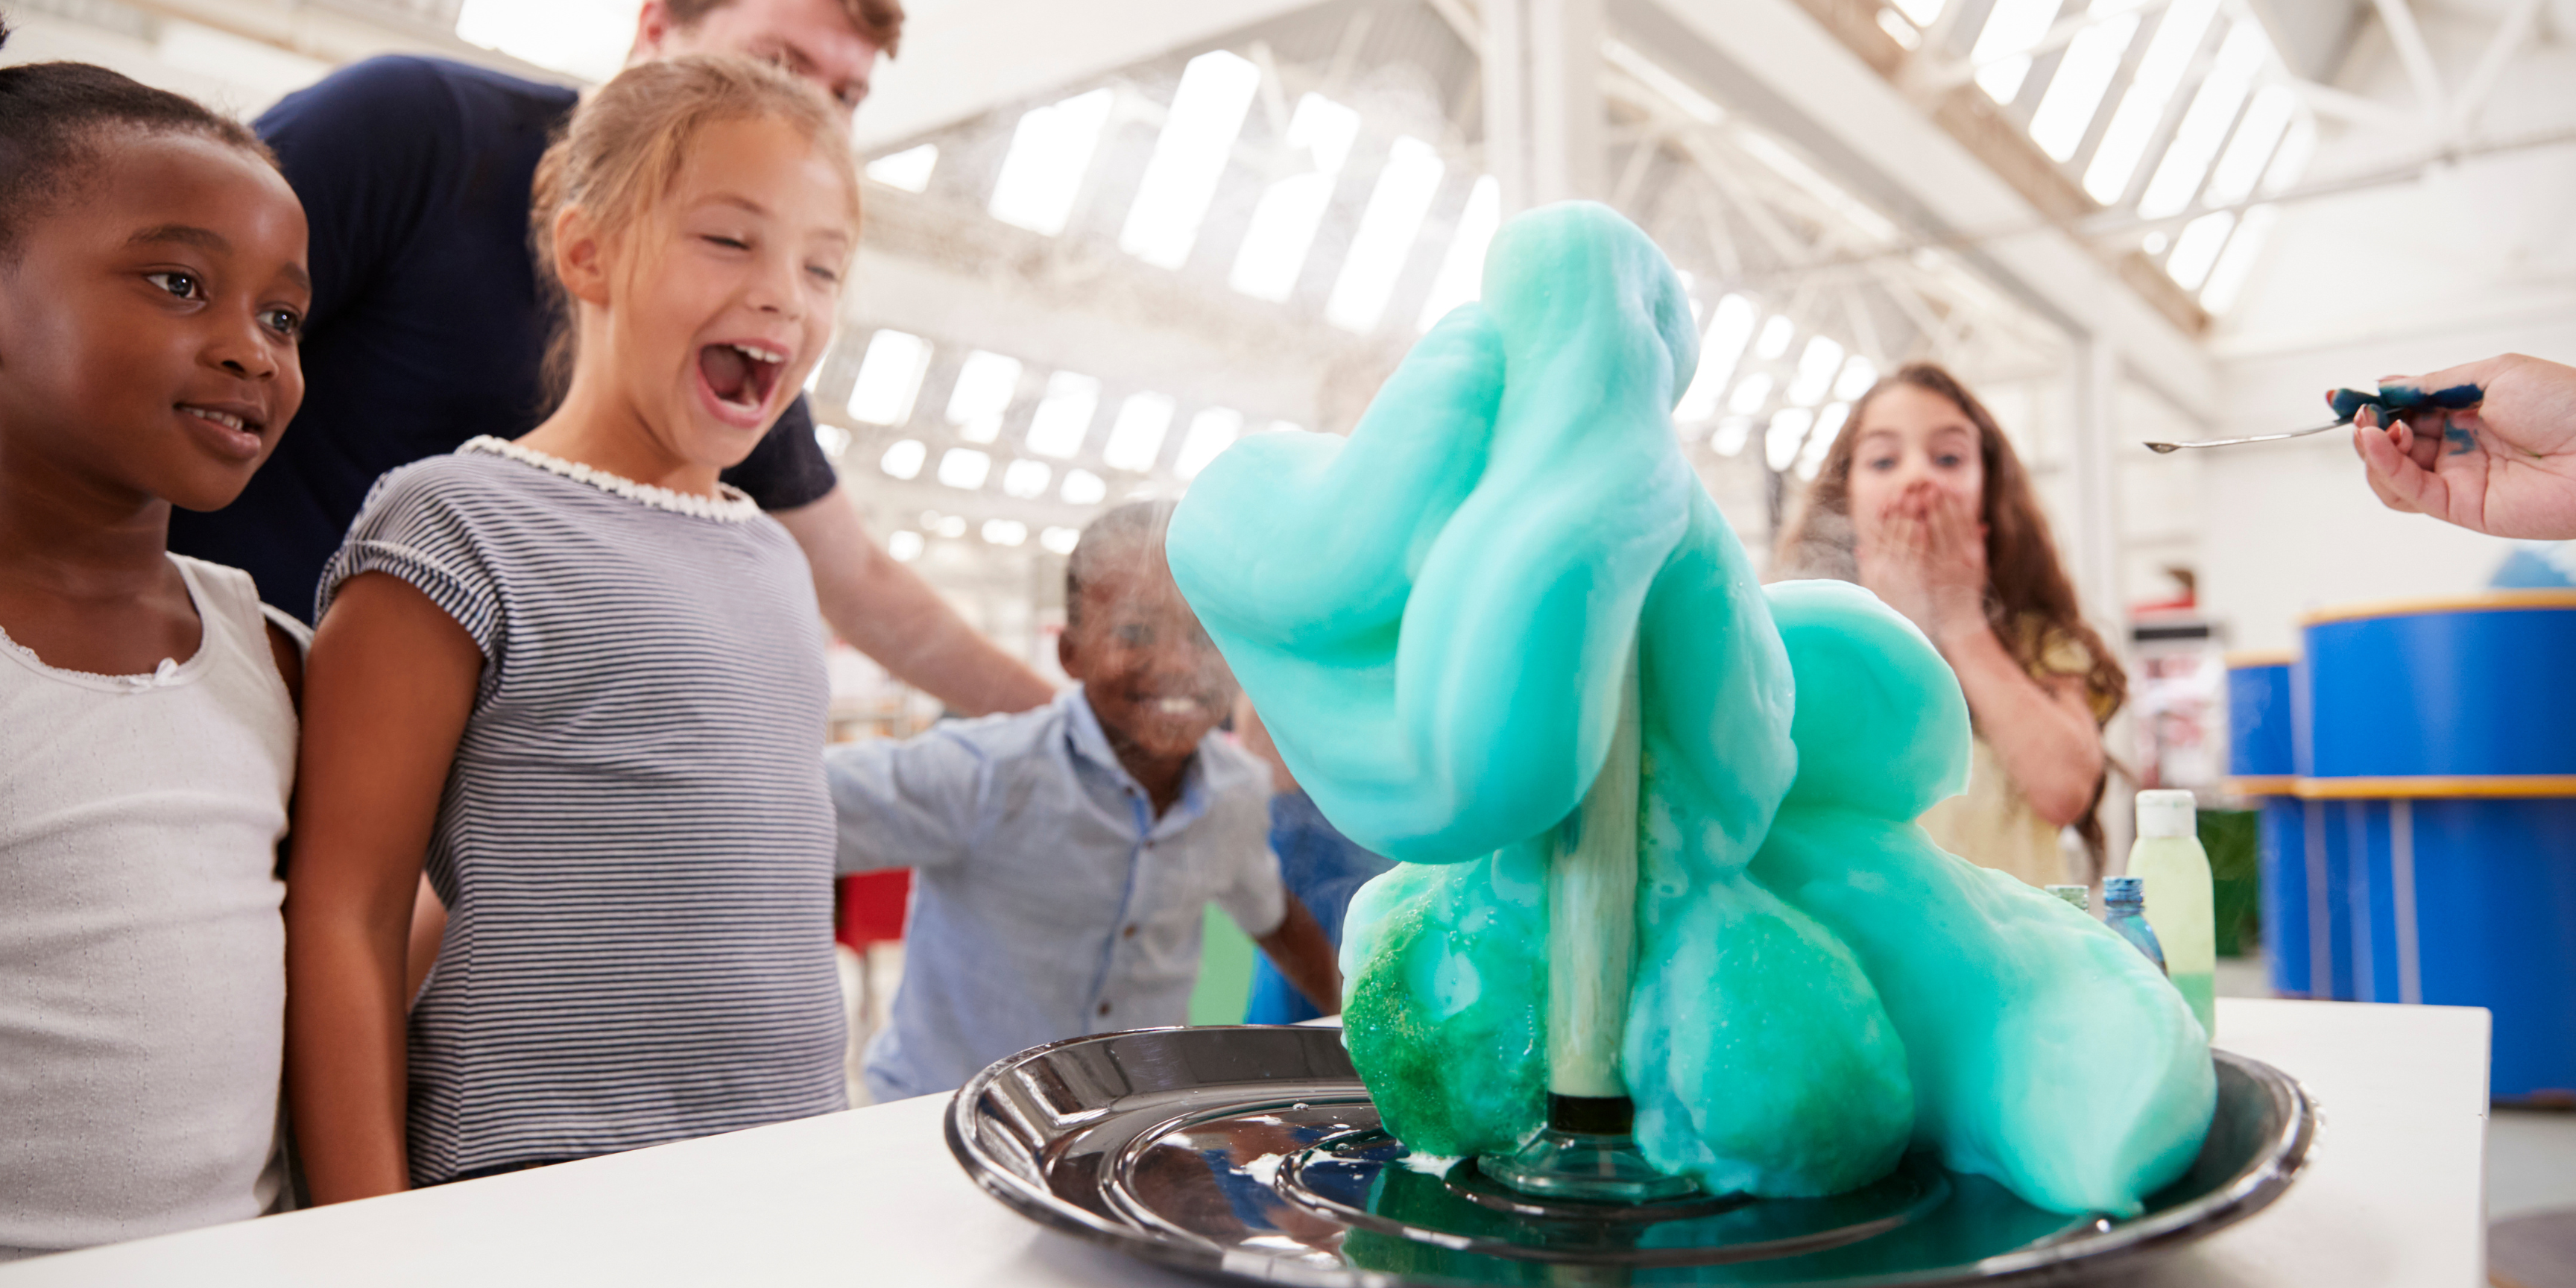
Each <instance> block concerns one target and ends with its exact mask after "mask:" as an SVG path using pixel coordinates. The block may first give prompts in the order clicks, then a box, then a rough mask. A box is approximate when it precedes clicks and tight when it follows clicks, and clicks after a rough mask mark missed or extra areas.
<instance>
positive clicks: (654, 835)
mask: <svg viewBox="0 0 2576 1288" xmlns="http://www.w3.org/2000/svg"><path fill="white" fill-rule="evenodd" d="M840 116H841V114H840V113H838V112H836V111H835V110H834V109H832V108H831V107H830V106H828V105H827V104H825V103H824V102H823V101H822V100H821V99H820V98H819V97H818V96H816V95H815V94H814V93H813V92H812V91H810V90H808V89H806V88H805V87H803V86H802V85H800V84H798V83H797V82H795V81H794V80H792V79H791V78H789V77H788V76H787V75H786V74H785V73H783V72H779V71H776V70H774V69H771V68H769V67H765V66H762V65H759V64H755V63H751V62H748V61H743V60H739V59H713V58H694V57H693V58H682V59H676V60H672V61H668V62H660V63H653V64H648V65H644V66H639V67H635V68H632V69H629V70H628V71H626V72H625V73H624V74H622V75H620V76H618V77H617V79H615V80H614V81H611V82H610V83H609V84H608V85H607V86H606V87H604V88H602V89H601V90H600V91H599V93H598V94H597V95H596V96H594V97H593V98H592V99H591V100H590V101H588V102H587V103H585V104H583V106H582V107H581V109H580V110H579V111H578V112H577V113H576V114H575V116H574V117H573V120H572V123H571V125H570V126H569V127H568V129H567V131H566V134H565V136H564V137H563V138H562V139H561V140H560V141H559V142H557V143H556V144H555V145H554V147H553V148H552V149H550V150H549V151H548V152H547V154H546V158H545V161H544V163H543V164H542V165H541V167H540V168H539V171H538V181H537V198H536V206H537V208H536V211H535V216H534V218H535V231H536V240H537V247H538V252H539V262H540V263H541V264H542V265H544V266H545V267H547V268H549V269H551V270H552V273H553V276H554V277H555V278H556V280H557V283H558V285H559V286H560V288H561V292H562V297H563V304H564V314H565V317H564V325H563V329H562V331H561V334H560V335H559V337H558V343H557V351H556V353H554V354H551V355H549V356H550V358H553V359H562V361H560V362H550V369H551V370H556V371H561V372H565V373H566V379H565V380H564V382H563V388H564V395H563V401H562V403H561V405H560V406H559V407H558V409H557V410H556V411H555V413H554V414H553V415H552V416H551V417H549V418H548V419H547V420H546V421H545V422H544V423H543V424H540V425H539V426H538V427H537V428H536V429H534V430H533V431H530V432H529V433H528V434H527V435H526V436H525V437H523V438H520V439H518V440H517V441H515V442H502V441H499V440H497V439H490V438H483V439H476V440H474V441H473V442H470V443H468V444H466V445H465V446H464V447H463V448H461V449H459V450H458V451H457V453H456V454H454V455H452V456H446V457H438V458H433V459H431V460H427V461H422V462H420V463H417V464H414V465H410V466H407V467H405V468H403V469H399V470H396V471H394V472H393V473H391V474H388V475H386V476H385V477H384V478H383V479H382V480H380V481H379V482H378V483H377V485H376V489H375V491H374V493H373V494H372V495H371V496H370V497H369V498H368V500H367V504H366V507H365V509H364V510H363V511H362V512H361V513H360V515H359V516H358V519H357V522H356V523H355V525H354V526H352V528H351V529H350V532H349V537H348V540H347V543H346V544H345V545H344V546H342V548H341V550H340V552H339V554H338V555H336V556H335V557H334V558H333V559H332V561H331V563H330V565H329V567H328V568H327V569H326V570H325V572H324V574H323V579H322V608H323V616H322V619H321V626H320V629H319V631H318V632H317V634H316V638H315V641H314V646H313V654H312V659H311V663H310V667H309V670H308V678H307V684H306V689H305V694H306V697H305V701H306V721H307V722H306V726H305V743H304V746H305V754H304V757H303V760H302V769H301V776H300V778H299V779H298V782H297V786H296V809H295V829H296V849H295V856H294V861H293V868H292V870H291V873H290V883H289V885H290V894H289V897H288V902H287V934H288V941H287V972H288V990H289V991H288V1008H287V1063H288V1074H289V1087H290V1095H291V1103H292V1106H293V1109H294V1112H295V1121H296V1132H297V1136H298V1138H299V1142H300V1144H301V1146H302V1149H303V1157H304V1166H305V1172H306V1176H307V1178H308V1180H309V1181H310V1184H311V1189H312V1192H313V1195H314V1197H315V1198H316V1199H317V1200H320V1201H323V1202H331V1201H336V1200H340V1199H349V1198H358V1197H363V1196H366V1195H372V1194H381V1193H386V1192H389V1191H393V1190H400V1189H404V1188H406V1187H408V1186H412V1185H428V1184H436V1183H439V1182H443V1181H449V1180H455V1179H459V1178H463V1177H468V1176H475V1175H481V1174H486V1173H491V1172H496V1171H508V1170H512V1169H515V1168H520V1167H528V1166H534V1165H538V1164H542V1163H549V1162H556V1161H561V1160H564V1159H570V1158H580V1157H584V1156H588V1155H593V1154H601V1153H608V1152H612V1151H615V1150H622V1149H632V1148H636V1147H639V1146H644V1145H653V1144H659V1143H662V1142H665V1141H671V1140H678V1139H682V1138H685V1137H690V1136H699V1135H705V1134H708V1133H711V1132H718V1131H727V1130H731V1129H734V1128H740V1127H749V1126H755V1125H758V1124H762V1123H770V1122H777V1121H781V1120H784V1119H789V1118H797V1117H803V1116H806V1115H810V1114H817V1113H824V1112H827V1111H830V1110H835V1109H839V1108H841V1107H842V1105H843V1101H844V1093H843V1090H842V1087H843V1084H842V1075H841V1068H840V1056H841V1049H842V1041H843V1036H842V1030H841V1024H842V1021H841V1012H840V1006H839V994H838V988H837V983H836V977H835V974H834V970H833V965H832V956H831V933H832V931H831V890H830V880H831V876H832V845H833V821H832V811H831V805H830V802H829V799H828V797H827V795H826V793H825V790H824V785H823V776H822V766H821V761H820V758H819V757H818V755H817V754H816V753H817V749H818V748H819V747H820V745H821V743H822V741H823V736H824V719H825V700H826V687H825V681H824V673H823V640H822V635H821V624H820V617H819V616H818V614H817V612H816V608H815V602H814V592H813V585H812V581H811V579H810V577H809V576H808V574H807V570H806V567H805V561H804V559H803V557H802V556H801V555H800V554H799V553H798V552H797V548H796V543H795V542H794V540H793V539H791V538H790V537H789V536H788V534H787V532H786V530H785V529H783V528H781V527H779V526H778V524H776V523H775V522H773V521H772V520H770V519H768V518H766V517H764V516H763V515H761V513H760V512H759V509H758V508H757V507H756V506H755V505H754V504H753V503H752V502H751V500H750V499H749V498H747V497H745V496H743V495H742V494H741V493H739V492H737V491H735V490H734V489H732V488H730V487H727V486H725V485H723V484H722V483H720V482H719V481H718V479H717V474H718V472H719V471H720V470H722V469H724V468H726V467H728V466H730V465H732V464H734V463H736V462H738V461H740V460H742V459H743V457H744V456H745V455H746V454H748V453H749V452H750V451H751V449H752V447H753V445H754V444H756V443H758V442H759V441H760V438H761V435H762V432H763V431H764V430H765V429H766V428H767V427H768V426H769V424H770V423H771V422H772V421H773V420H775V419H776V418H777V416H778V415H779V413H780V412H781V411H782V410H784V409H785V407H786V405H787V403H788V402H789V401H790V400H791V399H792V398H794V397H795V395H796V392H797V389H798V387H799V386H800V385H801V384H802V383H803V382H804V379H805V374H806V372H807V371H809V370H811V369H812V367H813V365H814V362H815V360H816V359H817V358H818V357H820V355H821V354H822V352H823V348H824V345H825V342H826V341H827V340H828V339H829V337H830V332H831V328H832V322H833V318H834V314H835V307H836V305H837V302H838V298H839V295H840V283H841V275H842V272H843V270H844V269H845V267H846V266H847V264H848V262H849V258H850V255H851V251H852V248H853V245H854V237H855V230H856V227H857V219H858V186H857V178H856V175H855V174H854V173H853V169H852V162H851V160H850V143H849V139H848V138H847V137H846V135H845V133H844V127H843V125H842V122H841V119H840ZM455 378H456V379H458V380H471V379H473V378H474V373H473V372H470V371H459V372H456V373H455ZM424 856H426V865H427V871H428V874H429V880H430V883H431V885H432V886H434V887H435V888H436V890H437V892H438V895H439V897H440V899H441V900H442V901H444V902H445V903H446V904H447V905H448V908H449V917H448V922H447V928H446V932H445V938H444V940H443V941H442V943H441V945H440V948H439V953H438V961H437V965H436V967H435V968H433V970H432V971H431V973H430V975H429V978H428V980H427V982H426V983H425V984H424V985H423V986H422V988H421V991H420V995H419V997H418V999H417V1001H416V1002H415V1003H414V1004H413V1005H412V1006H411V1008H410V1012H409V1017H408V1025H407V1026H406V1017H405V1005H404V1004H405V1002H406V1000H408V999H406V998H405V996H404V991H405V990H404V938H405V931H406V928H407V926H408V924H409V918H410V912H411V907H412V896H413V890H414V887H415V885H416V883H417V882H418V881H419V879H420V874H421V871H422V868H423V864H424Z"/></svg>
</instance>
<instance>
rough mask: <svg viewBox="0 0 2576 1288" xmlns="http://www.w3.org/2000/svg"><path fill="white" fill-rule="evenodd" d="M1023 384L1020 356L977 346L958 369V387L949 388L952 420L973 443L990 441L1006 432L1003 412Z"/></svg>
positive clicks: (958, 430) (966, 438) (949, 411)
mask: <svg viewBox="0 0 2576 1288" xmlns="http://www.w3.org/2000/svg"><path fill="white" fill-rule="evenodd" d="M1019 388H1020V360H1019V359H1017V358H1005V357H1003V356H1002V355H1000V354H998V353H987V352H985V351H984V350H982V349H977V350H976V351H974V352H973V353H970V354H967V355H966V365H964V366H962V367H960V368H958V369H957V387H956V388H954V389H951V390H949V391H948V423H950V424H952V425H955V426H956V427H957V436H958V437H959V438H962V439H965V440H966V441H967V442H970V443H989V442H992V441H993V439H994V437H995V436H997V435H999V434H1000V433H1001V432H1002V413H1004V412H1006V411H1009V410H1010V409H1011V398H1012V396H1013V395H1014V394H1017V393H1018V392H1019Z"/></svg>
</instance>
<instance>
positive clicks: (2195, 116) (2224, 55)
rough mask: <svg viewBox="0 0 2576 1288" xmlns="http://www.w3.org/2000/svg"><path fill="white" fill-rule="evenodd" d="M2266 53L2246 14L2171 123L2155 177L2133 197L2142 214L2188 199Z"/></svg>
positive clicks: (2179, 206)
mask: <svg viewBox="0 0 2576 1288" xmlns="http://www.w3.org/2000/svg"><path fill="white" fill-rule="evenodd" d="M2271 55H2272V42H2271V41H2270V40H2268V39H2265V38H2264V35H2263V25H2262V24H2261V23H2258V22H2256V21H2254V20H2253V19H2251V18H2246V19H2243V20H2241V21H2239V22H2238V23H2237V24H2236V25H2235V27H2234V28H2233V29H2231V30H2230V31H2229V32H2228V33H2227V39H2226V41H2225V42H2224V43H2222V44H2221V45H2219V47H2218V57H2217V59H2216V60H2214V61H2213V62H2212V63H2211V64H2210V68H2209V75H2207V76H2205V77H2203V78H2202V79H2201V82H2200V89H2199V91H2198V92H2196V93H2194V94H2193V95H2192V97H2191V106H2190V107H2188V108H2186V109H2184V111H2183V114H2182V124H2180V125H2177V126H2175V127H2174V136H2173V142H2172V143H2171V144H2170V145H2168V146H2167V147H2166V148H2165V156H2164V160H2162V161H2160V162H2158V163H2157V164H2156V173H2155V177H2154V178H2151V179H2149V180H2147V190H2146V192H2145V193H2144V194H2142V195H2140V196H2139V198H2138V214H2139V215H2140V216H2141V217H2142V218H2147V219H2161V218H2163V217H2165V216H2166V215H2173V214H2180V213H2181V212H2182V210H2183V208H2184V207H2185V206H2188V205H2190V204H2191V198H2192V194H2193V193H2195V192H2198V191H2199V190H2200V180H2201V177H2202V176H2203V175H2205V174H2207V173H2209V162H2210V158H2212V157H2215V156H2217V155H2218V145H2219V142H2220V141H2221V140H2223V139H2225V138H2226V137H2227V127H2228V126H2229V125H2231V124H2233V123H2234V122H2235V120H2236V110H2237V109H2238V108H2240V107H2242V106H2244V104H2245V95H2246V93H2247V92H2248V91H2249V90H2251V89H2252V88H2253V85H2254V73H2256V72H2258V71H2261V70H2262V69H2263V62H2264V60H2265V59H2267V58H2270V57H2271Z"/></svg>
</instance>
